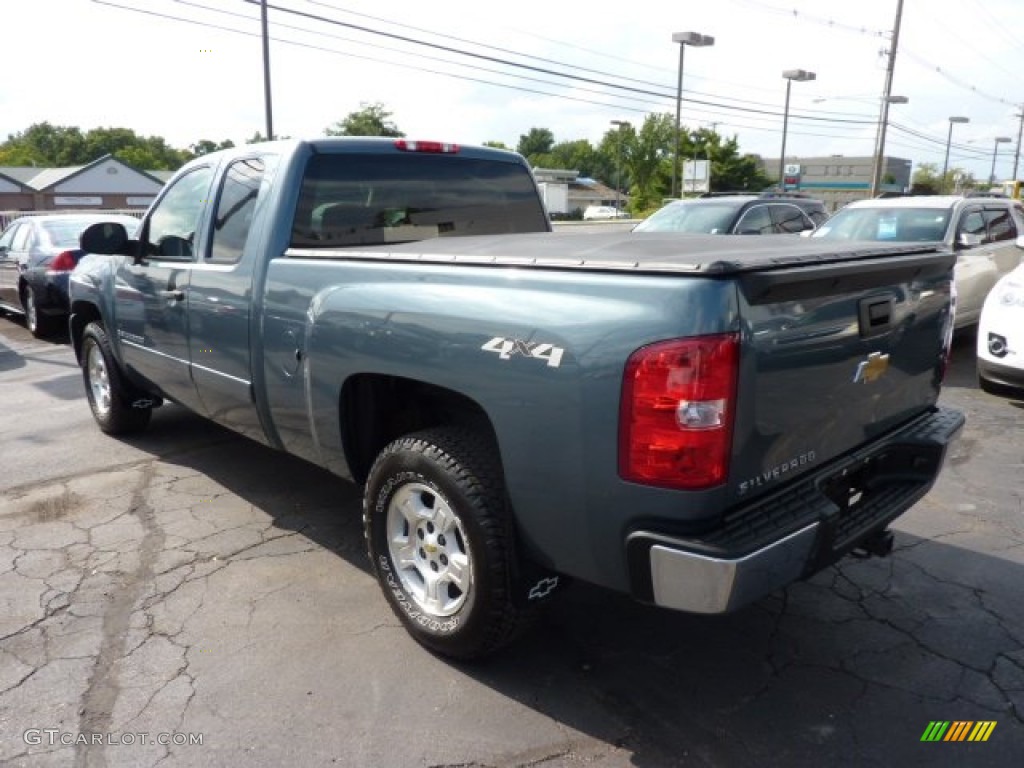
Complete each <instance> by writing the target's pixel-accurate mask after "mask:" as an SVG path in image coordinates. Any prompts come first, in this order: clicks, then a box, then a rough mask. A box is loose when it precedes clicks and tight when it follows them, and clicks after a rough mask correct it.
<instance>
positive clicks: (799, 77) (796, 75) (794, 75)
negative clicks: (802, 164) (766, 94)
mask: <svg viewBox="0 0 1024 768" xmlns="http://www.w3.org/2000/svg"><path fill="white" fill-rule="evenodd" d="M782 76H783V77H784V78H786V108H785V109H784V110H783V112H782V151H781V152H779V191H780V192H782V191H784V190H785V189H786V182H785V170H786V133H787V131H788V130H789V89H790V88H791V87H792V85H793V81H794V80H796V81H797V82H798V83H804V82H807V81H808V80H814V79H815V78H816V77H817V75H816V74H814V73H813V72H808V71H807V70H805V69H787V70H784V71H783V73H782Z"/></svg>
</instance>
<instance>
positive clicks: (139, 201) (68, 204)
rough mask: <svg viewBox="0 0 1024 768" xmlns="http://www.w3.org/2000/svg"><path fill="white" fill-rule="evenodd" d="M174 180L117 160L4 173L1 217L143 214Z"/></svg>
mask: <svg viewBox="0 0 1024 768" xmlns="http://www.w3.org/2000/svg"><path fill="white" fill-rule="evenodd" d="M169 175H170V172H166V173H164V172H157V171H139V170H136V169H135V168H132V167H131V166H129V165H126V164H125V163H122V162H121V161H120V160H118V159H117V158H116V157H114V156H112V155H104V156H103V157H101V158H99V159H97V160H94V161H93V162H91V163H88V164H86V165H76V166H71V167H68V168H36V167H32V166H7V167H0V212H8V213H14V212H19V211H72V210H97V209H100V210H126V209H133V208H134V209H139V210H142V209H145V208H146V207H147V206H148V205H149V204H150V203H151V202H152V201H153V198H154V197H156V195H157V193H158V192H159V191H160V190H161V188H163V185H164V182H165V181H166V180H167V176H169Z"/></svg>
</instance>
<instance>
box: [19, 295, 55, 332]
mask: <svg viewBox="0 0 1024 768" xmlns="http://www.w3.org/2000/svg"><path fill="white" fill-rule="evenodd" d="M21 306H22V307H23V308H24V310H25V325H26V326H27V327H28V329H29V331H30V332H31V333H32V335H33V336H35V337H36V338H37V339H42V338H45V337H46V336H50V335H52V334H53V323H51V322H50V318H48V317H47V316H46V315H42V314H40V313H39V307H38V306H37V305H36V295H35V292H34V291H33V290H32V288H31V287H29V286H27V285H26V286H25V287H24V289H22V291H21Z"/></svg>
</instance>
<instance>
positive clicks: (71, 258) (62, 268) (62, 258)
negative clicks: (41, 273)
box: [46, 251, 78, 272]
mask: <svg viewBox="0 0 1024 768" xmlns="http://www.w3.org/2000/svg"><path fill="white" fill-rule="evenodd" d="M77 263H78V262H76V261H75V254H74V253H73V252H72V251H61V252H60V253H58V254H57V255H56V256H54V257H53V261H51V262H50V266H49V267H47V269H46V271H47V272H70V271H71V270H72V269H74V268H75V264H77Z"/></svg>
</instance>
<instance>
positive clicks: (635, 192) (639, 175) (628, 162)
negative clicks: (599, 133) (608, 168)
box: [601, 112, 675, 211]
mask: <svg viewBox="0 0 1024 768" xmlns="http://www.w3.org/2000/svg"><path fill="white" fill-rule="evenodd" d="M619 130H621V132H622V135H623V141H624V142H625V146H624V147H623V157H622V162H623V166H624V168H625V169H626V172H627V173H628V175H629V179H630V194H631V196H632V198H631V200H630V209H631V210H632V211H644V210H647V209H649V208H652V207H655V206H656V205H658V204H659V203H660V202H661V200H662V198H663V197H664V196H665V192H666V187H665V178H666V172H667V167H670V166H671V163H672V159H673V156H672V151H671V150H672V137H673V135H674V134H675V121H674V120H673V118H672V116H671V115H669V114H668V113H667V112H666V113H663V114H660V115H659V114H651V115H647V117H645V118H644V124H643V125H642V126H641V127H640V130H639V131H636V129H634V128H633V126H631V125H630V126H626V127H624V128H621V129H617V130H616V131H614V132H611V131H609V133H607V134H605V138H604V140H603V141H602V142H601V149H602V151H603V152H607V151H609V150H611V149H612V148H613V147H617V145H616V143H615V142H616V140H617V139H616V138H615V137H617V136H618V133H619ZM669 172H670V171H669Z"/></svg>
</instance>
